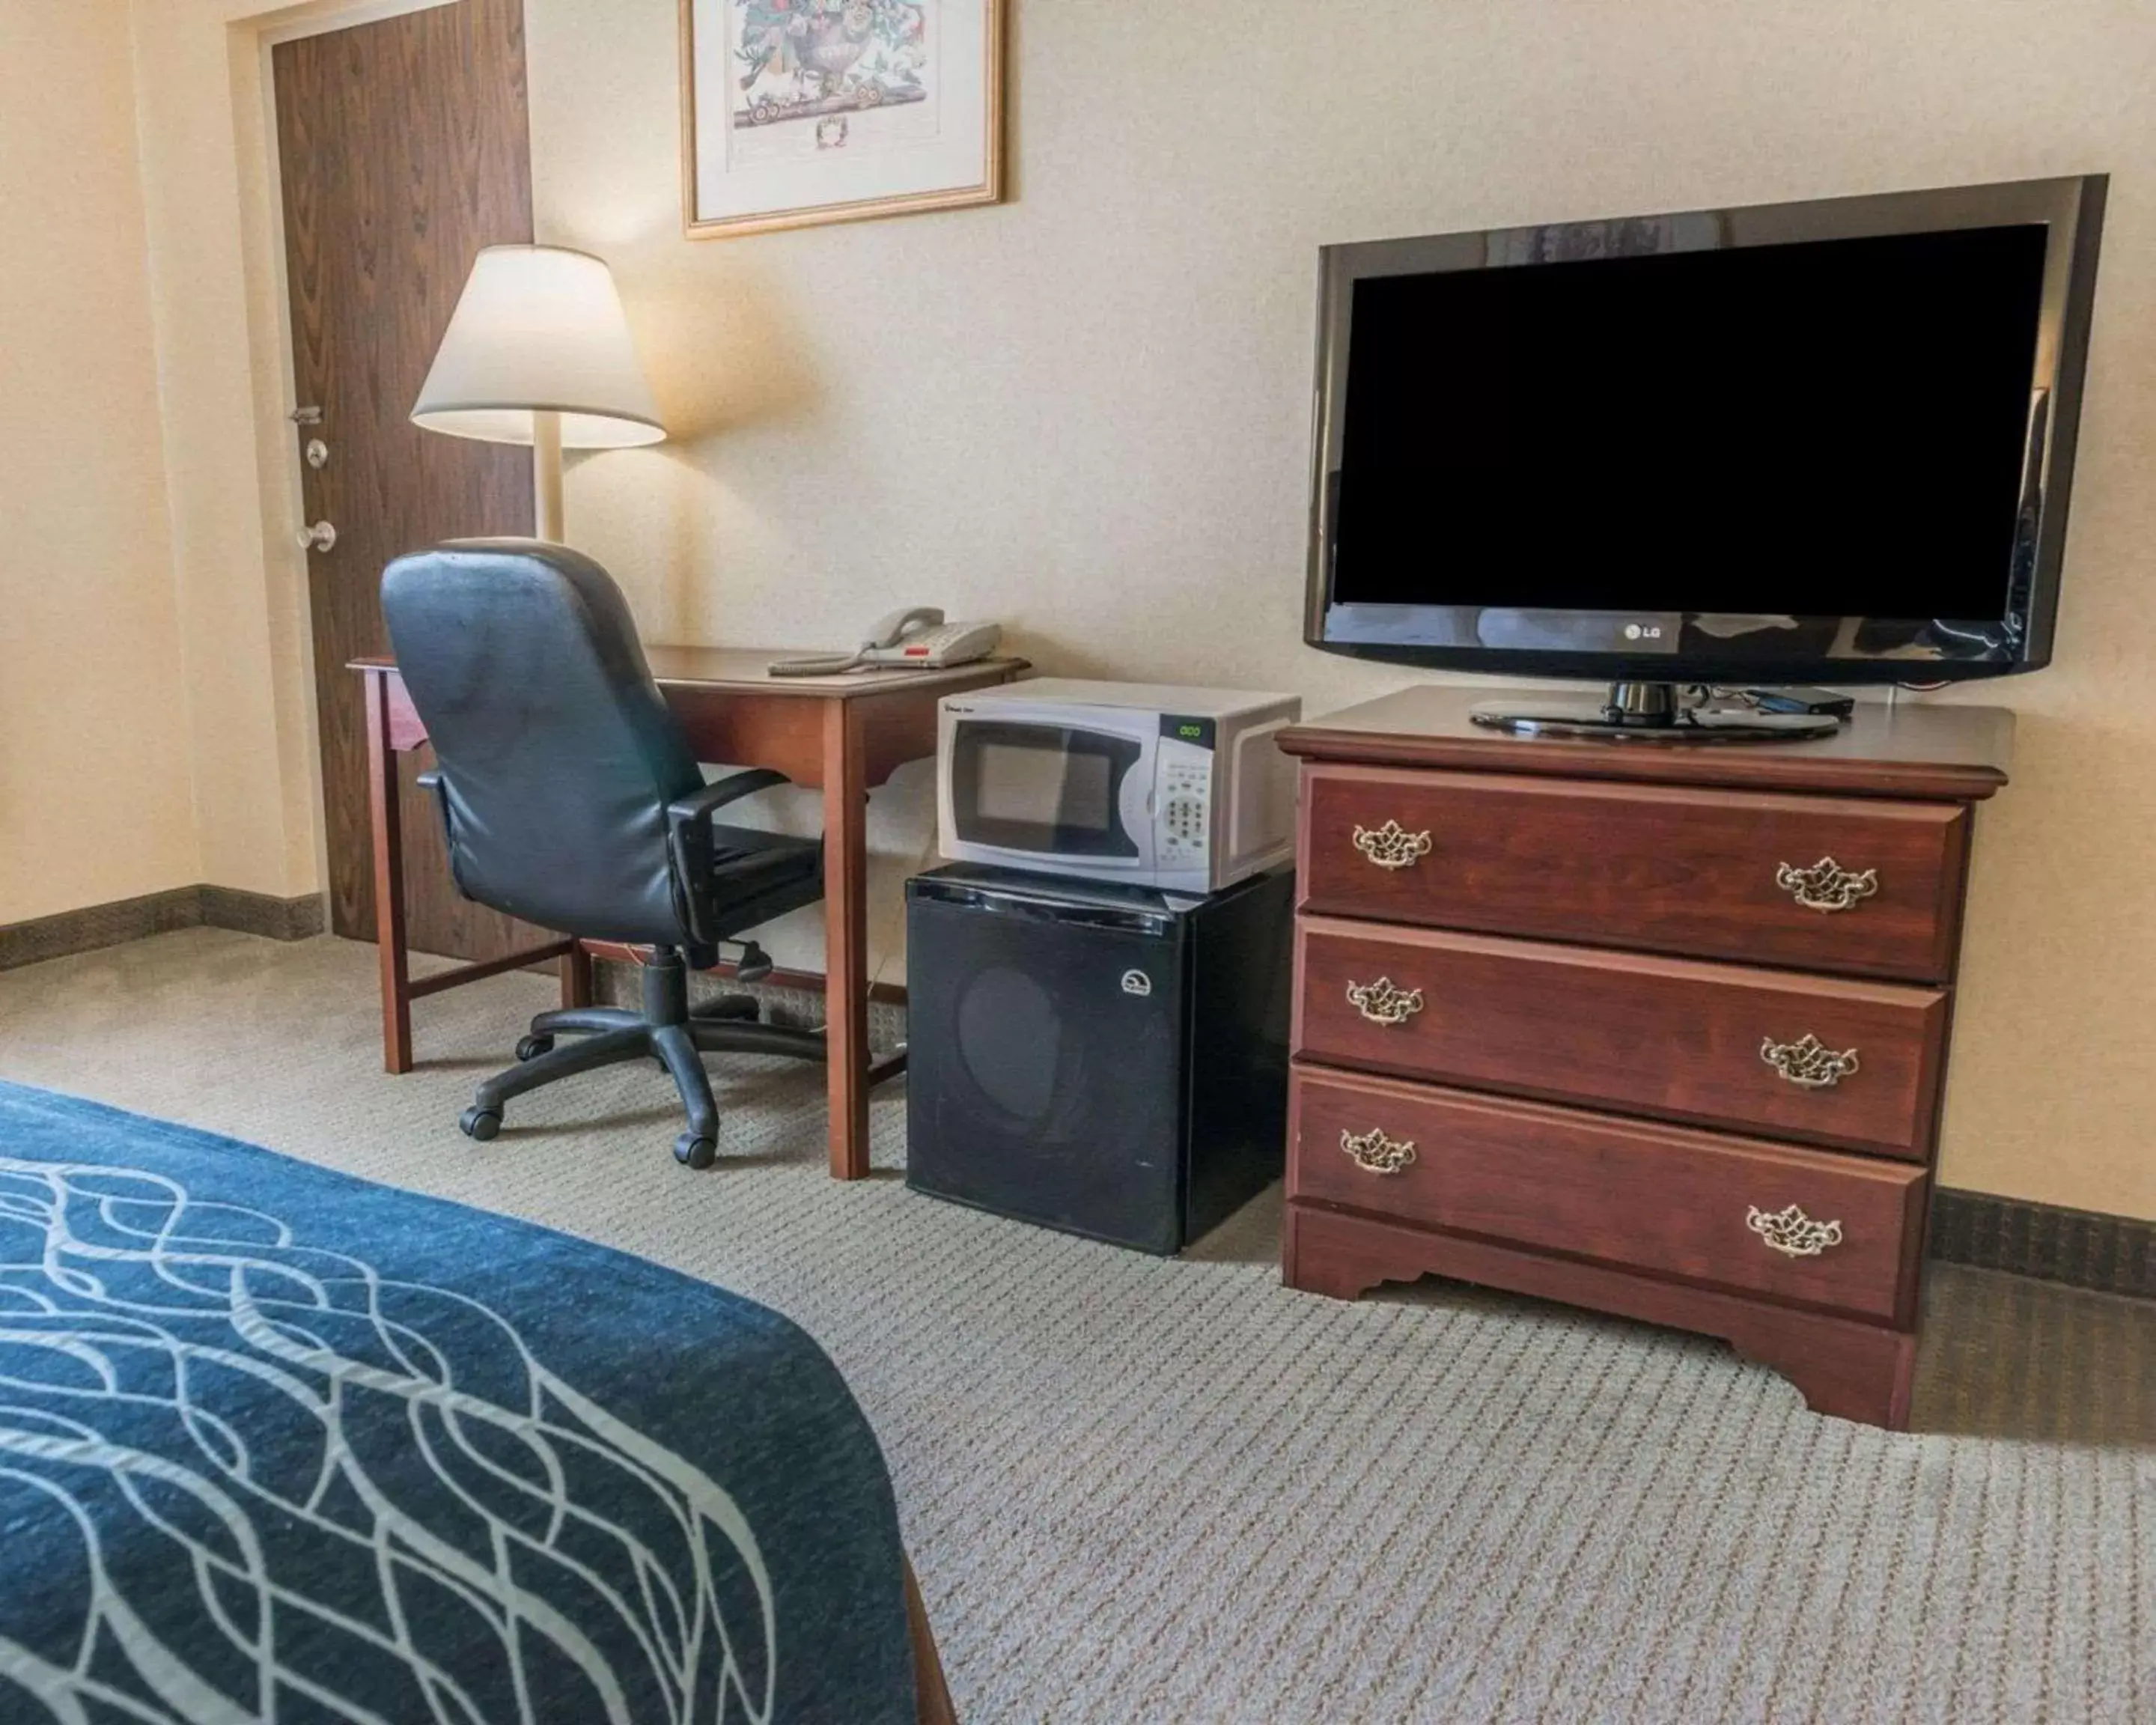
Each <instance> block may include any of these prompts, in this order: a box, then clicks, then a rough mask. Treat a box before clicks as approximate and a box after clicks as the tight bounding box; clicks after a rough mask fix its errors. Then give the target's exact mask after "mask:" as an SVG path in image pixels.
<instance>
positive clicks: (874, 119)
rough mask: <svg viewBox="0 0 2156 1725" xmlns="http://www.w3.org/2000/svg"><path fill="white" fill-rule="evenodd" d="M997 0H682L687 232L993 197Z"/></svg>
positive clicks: (998, 169)
mask: <svg viewBox="0 0 2156 1725" xmlns="http://www.w3.org/2000/svg"><path fill="white" fill-rule="evenodd" d="M1006 4H1007V0H680V36H681V42H680V53H681V211H682V214H681V219H682V229H683V232H684V233H685V234H686V235H687V236H688V237H689V238H690V239H722V238H728V237H731V236H735V235H740V234H767V233H772V232H775V231H778V230H782V229H785V228H807V227H813V226H817V225H819V224H821V223H829V222H859V221H867V220H870V219H873V218H876V217H880V216H895V215H908V214H912V213H916V212H920V211H925V210H939V209H960V208H967V207H968V206H972V205H978V204H987V203H1000V202H1002V200H1003V195H1004V160H1003V157H1004V150H1003V129H1004V36H1005V28H1004V26H1005V18H1004V13H1005V8H1006Z"/></svg>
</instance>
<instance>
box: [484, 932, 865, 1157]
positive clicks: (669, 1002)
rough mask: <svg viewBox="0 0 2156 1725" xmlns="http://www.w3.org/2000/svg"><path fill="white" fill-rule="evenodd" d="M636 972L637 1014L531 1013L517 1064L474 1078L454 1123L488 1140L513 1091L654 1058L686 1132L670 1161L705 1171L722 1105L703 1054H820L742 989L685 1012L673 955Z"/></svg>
mask: <svg viewBox="0 0 2156 1725" xmlns="http://www.w3.org/2000/svg"><path fill="white" fill-rule="evenodd" d="M643 972H644V1010H643V1011H642V1012H640V1013H639V1012H629V1011H626V1010H624V1009H622V1008H619V1007H611V1006H580V1007H567V1008H564V1009H562V1010H560V1011H557V1012H542V1013H541V1014H539V1015H538V1017H536V1018H535V1019H532V1020H531V1033H530V1034H528V1035H526V1036H525V1037H524V1038H523V1039H522V1040H521V1041H519V1042H518V1044H517V1045H516V1058H517V1060H518V1062H519V1064H518V1065H515V1066H512V1067H511V1068H510V1069H509V1070H507V1071H506V1072H500V1073H497V1074H496V1075H495V1076H493V1077H492V1078H490V1079H488V1080H487V1081H485V1083H484V1084H482V1085H480V1087H479V1092H478V1094H477V1095H476V1096H474V1097H473V1099H472V1105H471V1106H470V1107H469V1108H467V1109H465V1111H464V1114H463V1116H462V1117H461V1118H460V1119H459V1121H458V1122H457V1123H458V1125H459V1126H460V1127H463V1128H464V1131H465V1136H466V1137H472V1138H476V1139H478V1140H480V1142H485V1141H486V1140H488V1139H490V1138H491V1137H494V1135H495V1133H496V1132H500V1130H501V1121H502V1105H503V1104H504V1103H506V1102H507V1101H509V1100H510V1098H511V1097H512V1096H522V1095H524V1094H525V1093H526V1091H535V1090H537V1089H539V1088H540V1087H541V1086H543V1085H548V1084H552V1083H554V1082H555V1081H557V1080H558V1079H563V1078H572V1077H574V1076H576V1075H577V1074H578V1073H580V1072H593V1071H596V1070H598V1069H599V1068H600V1067H602V1066H614V1065H620V1064H621V1063H622V1062H624V1061H625V1060H657V1061H658V1062H659V1063H660V1065H662V1066H664V1067H665V1069H666V1070H667V1072H668V1073H669V1074H670V1076H672V1078H673V1080H674V1086H675V1089H676V1090H678V1091H680V1093H681V1103H682V1106H684V1107H685V1109H687V1111H688V1114H689V1129H688V1131H686V1132H683V1133H682V1134H681V1135H680V1137H677V1138H676V1139H675V1141H674V1155H675V1159H676V1160H677V1161H679V1162H681V1163H685V1164H686V1165H687V1166H688V1167H690V1168H709V1167H710V1166H711V1164H712V1163H713V1162H715V1161H716V1159H717V1158H718V1149H719V1109H718V1103H717V1101H716V1100H715V1099H714V1098H713V1096H712V1095H711V1075H710V1074H709V1073H707V1072H706V1071H705V1070H704V1062H703V1056H704V1055H707V1054H764V1055H788V1056H790V1057H791V1058H793V1059H795V1060H823V1059H824V1057H825V1043H824V1037H823V1035H822V1034H821V1033H820V1032H818V1031H813V1030H794V1029H786V1028H784V1027H783V1026H780V1025H778V1024H760V1023H758V1022H757V1004H756V1002H755V1001H753V1000H752V999H749V997H748V996H747V995H746V994H728V995H725V996H722V997H721V999H717V1000H714V1001H711V1003H709V1004H706V1005H703V1006H699V1007H697V1008H696V1009H694V1010H693V1011H692V1010H691V1009H690V1006H689V1002H688V973H687V970H686V968H685V966H684V965H683V963H682V961H681V957H680V954H679V953H678V952H668V951H667V950H665V948H661V949H660V950H659V952H657V953H656V954H654V957H653V958H652V960H651V962H649V963H647V964H645V965H644V967H643ZM565 1034H569V1035H576V1036H578V1037H580V1038H581V1039H583V1040H579V1041H577V1042H573V1043H572V1044H570V1045H568V1046H567V1047H565V1048H557V1046H556V1045H555V1039H556V1038H557V1037H558V1036H562V1035H565Z"/></svg>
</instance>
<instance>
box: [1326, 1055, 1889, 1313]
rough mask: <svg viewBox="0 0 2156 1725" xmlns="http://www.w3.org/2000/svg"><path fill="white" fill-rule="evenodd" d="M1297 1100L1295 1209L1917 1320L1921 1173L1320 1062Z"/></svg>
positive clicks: (1849, 1309)
mask: <svg viewBox="0 0 2156 1725" xmlns="http://www.w3.org/2000/svg"><path fill="white" fill-rule="evenodd" d="M1291 1096H1292V1101H1291V1105H1290V1106H1291V1110H1292V1112H1291V1126H1290V1135H1291V1137H1290V1143H1291V1148H1290V1154H1289V1163H1288V1195H1289V1196H1290V1197H1291V1198H1292V1199H1297V1200H1300V1201H1309V1202H1316V1203H1321V1204H1344V1205H1349V1206H1352V1207H1353V1208H1355V1209H1362V1210H1368V1211H1371V1212H1373V1213H1375V1214H1381V1215H1384V1216H1388V1217H1391V1218H1394V1219H1399V1220H1401V1221H1406V1222H1413V1223H1415V1224H1419V1225H1422V1226H1425V1227H1432V1228H1442V1229H1445V1230H1450V1231H1452V1232H1455V1233H1462V1234H1473V1235H1481V1236H1484V1237H1486V1238H1489V1239H1493V1240H1503V1241H1508V1242H1514V1243H1517V1244H1520V1245H1528V1246H1532V1247H1535V1248H1537V1249H1539V1250H1546V1251H1553V1252H1562V1253H1565V1254H1567V1255H1571V1256H1574V1257H1582V1258H1589V1259H1594V1260H1600V1261H1603V1262H1605V1263H1610V1264H1616V1265H1622V1266H1626V1267H1628V1268H1634V1269H1640V1270H1648V1271H1655V1272H1658V1273H1661V1274H1663V1275H1668V1276H1683V1277H1686V1278H1688V1279H1690V1280H1692V1281H1704V1282H1712V1283H1715V1284H1717V1285H1718V1286H1722V1287H1727V1288H1734V1289H1739V1290H1742V1291H1747V1292H1752V1293H1760V1294H1768V1295H1772V1296H1776V1297H1778V1298H1781V1299H1784V1300H1792V1301H1802V1302H1804V1303H1805V1304H1808V1305H1815V1306H1825V1307H1834V1308H1835V1309H1836V1310H1839V1311H1842V1312H1853V1313H1857V1314H1861V1315H1862V1316H1864V1317H1871V1318H1876V1319H1878V1320H1881V1321H1882V1322H1891V1323H1897V1324H1900V1325H1902V1326H1904V1327H1907V1325H1909V1324H1912V1323H1913V1322H1915V1318H1916V1312H1915V1310H1914V1294H1915V1290H1916V1286H1917V1280H1916V1276H1915V1274H1914V1271H1915V1269H1916V1260H1915V1254H1916V1252H1917V1250H1918V1246H1919V1241H1920V1239H1921V1235H1922V1220H1923V1210H1924V1200H1925V1197H1926V1194H1927V1193H1928V1190H1929V1185H1930V1182H1929V1178H1928V1176H1927V1175H1926V1174H1925V1173H1923V1171H1922V1169H1919V1168H1907V1167H1897V1166H1896V1165H1895V1164H1892V1163H1884V1162H1877V1161H1872V1160H1869V1159H1866V1158H1861V1157H1851V1156H1837V1155H1834V1154H1831V1153H1827V1152H1824V1151H1817V1150H1799V1149H1794V1148H1791V1147H1786V1146H1781V1145H1774V1144H1763V1143H1758V1142H1750V1141H1748V1140H1745V1139H1742V1138H1719V1137H1713V1136H1711V1135H1710V1134H1707V1133H1706V1132H1692V1131H1687V1130H1686V1129H1685V1128H1683V1127H1669V1126H1653V1125H1648V1124H1646V1123H1645V1122H1638V1121H1626V1120H1620V1119H1615V1118H1613V1117H1609V1116H1606V1115H1595V1114H1585V1113H1580V1112H1578V1111H1574V1110H1572V1109H1568V1108H1553V1107H1547V1106H1541V1105H1538V1104H1536V1103H1532V1102H1514V1101H1500V1100H1498V1099H1496V1098H1493V1097H1488V1096H1469V1095H1467V1094H1466V1093H1464V1092H1461V1091H1447V1090H1437V1089H1433V1088H1430V1087H1429V1086H1420V1085H1409V1084H1401V1083H1397V1082H1394V1081H1389V1080H1387V1079H1382V1078H1363V1077H1356V1076H1348V1075H1345V1074H1337V1073H1330V1072H1324V1071H1321V1070H1316V1069H1314V1068H1309V1067H1304V1068H1301V1069H1299V1070H1297V1071H1296V1075H1295V1079H1294V1084H1293V1089H1292V1091H1291Z"/></svg>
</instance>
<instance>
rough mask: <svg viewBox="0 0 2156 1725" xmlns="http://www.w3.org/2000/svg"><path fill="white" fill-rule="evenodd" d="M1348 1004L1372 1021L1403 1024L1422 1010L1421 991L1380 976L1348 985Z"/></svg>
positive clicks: (1373, 1022) (1375, 1022)
mask: <svg viewBox="0 0 2156 1725" xmlns="http://www.w3.org/2000/svg"><path fill="white" fill-rule="evenodd" d="M1347 1004H1349V1005H1350V1006H1352V1007H1353V1008H1354V1009H1355V1010H1356V1011H1358V1012H1359V1013H1361V1014H1363V1017H1364V1018H1366V1019H1368V1020H1369V1021H1370V1022H1371V1023H1372V1024H1405V1023H1407V1021H1408V1020H1409V1019H1411V1018H1413V1017H1414V1015H1415V1014H1417V1013H1419V1012H1420V1011H1421V1010H1422V990H1421V989H1419V988H1394V986H1393V979H1392V978H1390V977H1389V976H1381V977H1379V978H1378V979H1377V981H1375V982H1374V983H1348V984H1347Z"/></svg>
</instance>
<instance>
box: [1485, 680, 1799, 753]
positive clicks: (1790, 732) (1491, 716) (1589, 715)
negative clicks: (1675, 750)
mask: <svg viewBox="0 0 2156 1725" xmlns="http://www.w3.org/2000/svg"><path fill="white" fill-rule="evenodd" d="M1471 716H1472V718H1473V719H1474V721H1475V722H1476V724H1478V725H1481V726H1486V727H1487V728H1488V729H1490V730H1492V731H1503V732H1509V733H1510V734H1512V736H1514V737H1594V738H1600V739H1604V740H1606V741H1609V742H1784V741H1786V740H1788V739H1789V738H1792V737H1798V738H1801V737H1831V736H1832V735H1833V734H1834V733H1835V731H1837V730H1838V729H1840V724H1841V721H1840V720H1839V719H1837V718H1835V716H1833V715H1832V714H1831V713H1766V712H1761V711H1759V710H1758V708H1756V707H1750V706H1686V705H1685V704H1684V703H1683V701H1681V700H1680V699H1679V698H1678V695H1677V689H1676V685H1675V684H1673V683H1612V684H1611V685H1609V692H1608V693H1607V694H1606V695H1604V696H1602V697H1601V698H1600V699H1599V700H1597V699H1596V698H1594V696H1585V695H1578V696H1565V695H1548V696H1545V695H1524V696H1522V697H1521V698H1520V700H1519V701H1517V702H1513V701H1486V702H1483V703H1482V704H1481V705H1479V706H1476V709H1475V710H1474V712H1473V713H1472V715H1471Z"/></svg>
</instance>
